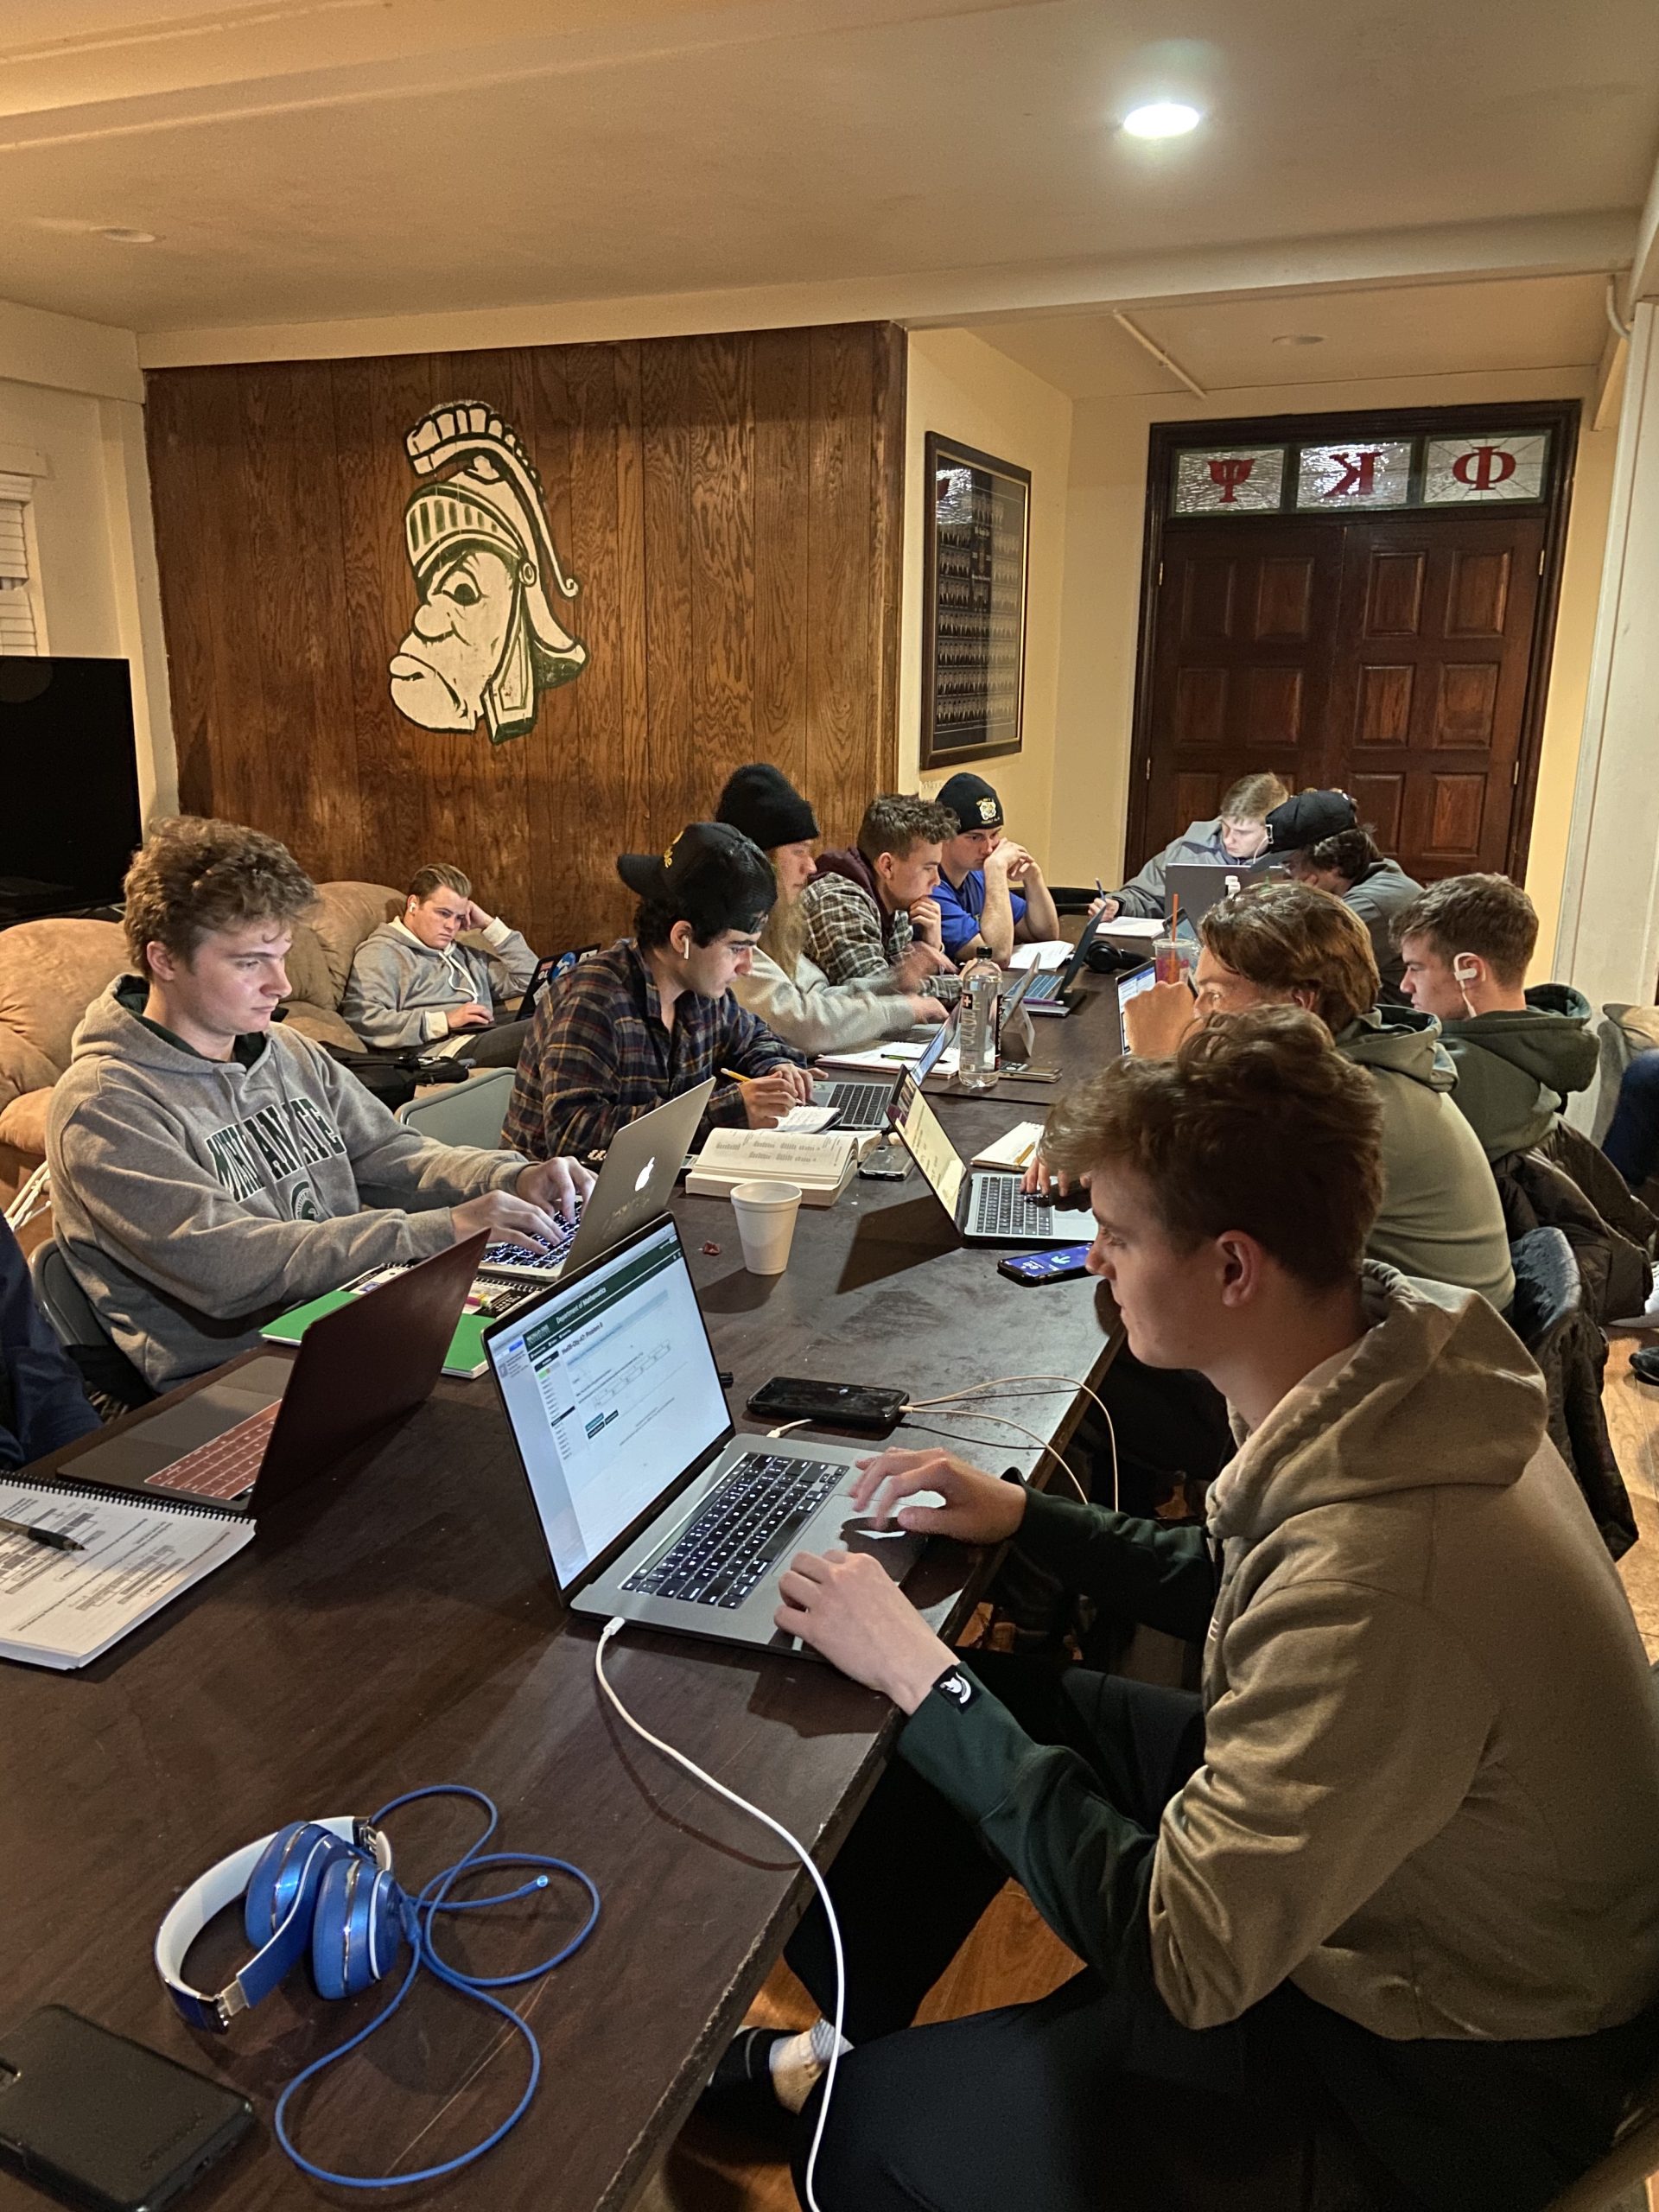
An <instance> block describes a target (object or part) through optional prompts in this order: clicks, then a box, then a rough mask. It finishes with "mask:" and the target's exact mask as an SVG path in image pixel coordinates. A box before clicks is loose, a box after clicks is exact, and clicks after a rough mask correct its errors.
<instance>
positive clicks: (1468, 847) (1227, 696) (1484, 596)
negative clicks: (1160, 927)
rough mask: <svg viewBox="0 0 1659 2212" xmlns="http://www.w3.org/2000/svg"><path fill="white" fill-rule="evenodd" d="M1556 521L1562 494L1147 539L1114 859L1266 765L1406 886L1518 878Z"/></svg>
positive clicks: (1189, 530)
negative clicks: (1366, 841)
mask: <svg viewBox="0 0 1659 2212" xmlns="http://www.w3.org/2000/svg"><path fill="white" fill-rule="evenodd" d="M1187 435H1188V436H1189V437H1190V435H1191V432H1190V430H1189V431H1188V433H1187ZM1564 515H1565V499H1564V498H1562V499H1555V500H1552V501H1550V502H1548V503H1545V502H1540V503H1539V504H1537V505H1532V506H1529V507H1526V508H1522V509H1520V510H1516V509H1515V508H1505V507H1503V506H1501V505H1493V506H1484V507H1465V508H1456V507H1453V508H1449V509H1446V508H1441V509H1434V510H1428V511H1425V510H1424V509H1422V508H1419V509H1418V510H1417V511H1415V512H1401V513H1383V514H1379V513H1376V512H1371V513H1366V514H1359V513H1356V514H1353V515H1351V516H1341V517H1338V516H1336V515H1324V514H1320V515H1316V516H1306V515H1300V514H1294V513H1285V514H1245V513H1236V514H1225V515H1218V516H1216V517H1214V518H1209V517H1204V518H1190V519H1186V518H1183V519H1179V520H1175V519H1172V520H1170V521H1168V522H1166V524H1163V526H1162V528H1161V530H1155V531H1154V535H1153V540H1152V543H1151V545H1150V547H1149V555H1150V570H1149V575H1148V584H1149V587H1150V588H1149V591H1148V595H1147V605H1146V606H1145V607H1144V608H1143V630H1142V648H1141V652H1142V660H1141V686H1140V699H1139V709H1138V715H1137V727H1136V734H1135V762H1134V767H1133V771H1132V780H1131V804H1130V818H1129V823H1128V831H1129V837H1128V843H1129V853H1128V861H1129V865H1130V866H1131V867H1133V866H1135V865H1138V864H1139V862H1140V861H1141V860H1143V859H1144V858H1145V857H1146V855H1147V854H1148V853H1151V852H1155V851H1157V850H1158V849H1160V847H1161V846H1162V845H1164V844H1165V843H1166V842H1167V841H1168V840H1169V839H1170V838H1171V837H1173V836H1175V835H1177V834H1178V833H1179V831H1180V830H1181V829H1183V828H1184V827H1185V824H1186V823H1188V822H1190V821H1192V820H1194V819H1196V818H1198V817H1204V816H1207V815H1213V814H1214V813H1216V812H1217V810H1218V807H1219V804H1220V799H1221V795H1222V793H1223V792H1224V791H1225V790H1226V789H1227V787H1228V786H1229V785H1230V784H1231V783H1232V782H1233V781H1234V780H1235V779H1236V778H1238V777H1239V776H1241V775H1243V774H1246V773H1247V772H1249V771H1251V770H1254V769H1264V768H1265V769H1272V770H1273V771H1274V772H1275V773H1276V774H1277V775H1278V776H1279V777H1280V778H1281V779H1282V780H1283V782H1284V783H1285V784H1286V785H1289V786H1290V787H1291V788H1293V789H1296V788H1300V787H1305V786H1308V785H1318V786H1321V787H1324V788H1331V787H1336V788H1339V789H1341V790H1344V791H1349V792H1351V794H1352V796H1353V798H1354V800H1355V802H1356V804H1357V807H1358V809H1359V817H1360V819H1361V821H1362V822H1363V823H1369V824H1370V825H1371V826H1372V828H1373V829H1375V832H1376V838H1377V842H1379V844H1381V846H1382V847H1383V850H1384V851H1385V852H1388V853H1390V854H1392V855H1395V857H1396V858H1397V859H1398V860H1399V861H1400V862H1401V864H1402V867H1404V868H1406V869H1407V870H1408V873H1410V874H1412V875H1414V876H1416V877H1417V878H1418V879H1419V880H1420V881H1425V882H1427V881H1429V880H1433V879H1434V878H1435V877H1438V876H1444V875H1454V874H1461V873H1463V872H1464V871H1465V870H1467V869H1472V868H1490V869H1496V870H1499V871H1502V872H1504V873H1510V872H1516V873H1518V872H1519V870H1520V869H1521V868H1522V866H1523V864H1524V861H1525V855H1526V841H1527V836H1528V834H1529V829H1530V820H1531V801H1532V783H1533V780H1534V779H1535V772H1536V755H1537V735H1538V730H1539V726H1540V723H1541V706H1542V699H1543V691H1544V686H1545V683H1546V681H1547V677H1548V658H1549V642H1550V630H1551V617H1552V615H1553V585H1554V575H1553V574H1552V573H1551V571H1552V570H1553V569H1554V564H1555V563H1556V561H1557V560H1558V558H1559V543H1560V533H1561V529H1562V525H1563V522H1564Z"/></svg>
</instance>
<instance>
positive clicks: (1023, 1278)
mask: <svg viewBox="0 0 1659 2212" xmlns="http://www.w3.org/2000/svg"><path fill="white" fill-rule="evenodd" d="M1093 1249H1094V1247H1093V1245H1092V1244H1055V1245H1052V1246H1051V1247H1050V1249H1048V1250H1047V1251H1046V1252H1015V1253H1012V1254H1010V1255H1009V1256H1008V1258H1007V1259H1006V1260H999V1261H998V1262H997V1263H996V1272H997V1273H998V1274H1000V1275H1007V1278H1008V1280H1009V1281H1010V1282H1023V1283H1039V1282H1068V1281H1071V1277H1072V1276H1073V1275H1081V1274H1087V1273H1088V1271H1089V1268H1088V1262H1089V1255H1090V1252H1091V1251H1092V1250H1093Z"/></svg>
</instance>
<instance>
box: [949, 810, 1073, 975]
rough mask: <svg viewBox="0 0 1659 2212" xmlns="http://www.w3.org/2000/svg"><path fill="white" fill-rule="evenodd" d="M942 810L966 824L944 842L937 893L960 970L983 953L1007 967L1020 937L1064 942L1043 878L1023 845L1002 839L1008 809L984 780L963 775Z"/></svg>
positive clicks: (954, 958)
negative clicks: (1003, 813)
mask: <svg viewBox="0 0 1659 2212" xmlns="http://www.w3.org/2000/svg"><path fill="white" fill-rule="evenodd" d="M938 803H939V804H940V805H941V806H948V807H949V808H950V811H951V813H952V814H954V815H955V816H956V817H957V821H958V823H960V824H961V825H962V826H961V829H960V831H959V832H958V834H957V836H954V837H951V838H950V839H948V840H947V842H946V843H945V846H944V851H943V853H942V855H941V856H940V861H939V880H938V888H937V889H936V890H935V892H934V893H933V896H934V898H935V899H937V900H938V908H939V923H940V928H941V932H942V934H943V936H944V949H945V950H946V951H947V952H948V953H949V954H950V957H951V959H952V960H954V961H955V962H956V963H957V965H958V966H960V965H961V963H963V961H964V960H971V959H973V958H974V957H975V956H976V954H981V953H983V954H988V956H989V957H990V958H991V959H993V960H998V961H1001V963H1002V964H1003V966H1004V967H1006V966H1007V963H1008V960H1009V957H1011V955H1012V954H1013V951H1014V940H1015V939H1016V938H1020V939H1023V940H1027V941H1029V940H1030V939H1032V938H1057V937H1058V935H1059V933H1060V921H1059V916H1058V914H1057V913H1056V912H1055V911H1054V901H1053V899H1052V897H1051V896H1050V894H1049V888H1048V886H1047V885H1046V883H1045V882H1044V881H1043V872H1042V870H1041V868H1039V867H1038V865H1037V863H1036V861H1034V860H1033V858H1032V856H1031V855H1030V854H1029V853H1028V852H1027V850H1026V849H1025V847H1024V846H1023V845H1018V844H1015V842H1014V840H1013V839H1012V838H1011V837H1005V836H1003V835H1002V802H1001V799H1000V798H998V797H997V795H996V793H995V791H993V790H992V789H991V786H990V785H988V783H987V782H986V780H985V779H984V778H983V776H976V775H973V774H971V773H970V772H969V771H968V770H967V769H966V768H964V769H963V770H961V771H960V772H958V773H957V774H956V775H954V776H952V777H951V779H950V782H949V783H947V784H946V785H945V786H944V789H943V790H942V791H940V793H939V798H938ZM1015 885H1018V887H1019V888H1018V889H1017V890H1016V889H1015V888H1014V887H1015Z"/></svg>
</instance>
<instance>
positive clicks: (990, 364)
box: [899, 330, 1071, 874]
mask: <svg viewBox="0 0 1659 2212" xmlns="http://www.w3.org/2000/svg"><path fill="white" fill-rule="evenodd" d="M930 430H938V431H942V432H944V433H945V434H946V435H949V436H950V437H955V438H961V439H963V441H964V442H966V443H967V444H969V445H970V446H977V447H978V448H979V449H980V451H981V452H982V453H988V454H995V456H996V458H997V459H998V460H999V461H1016V462H1018V464H1019V465H1020V467H1022V468H1028V469H1029V470H1030V471H1031V557H1030V570H1029V575H1028V579H1027V610H1026V701H1025V721H1024V738H1025V744H1024V749H1023V750H1022V751H1021V752H1020V753H1014V754H1009V755H1007V757H1006V758H1004V759H1002V760H988V761H987V762H986V763H985V764H984V774H985V775H986V777H987V779H988V780H989V781H990V782H991V783H993V784H995V786H996V788H997V791H999V793H1000V794H1001V799H1002V805H1003V810H1004V812H1005V814H1006V815H1007V822H1008V827H1009V829H1010V830H1011V831H1012V832H1013V834H1014V836H1017V837H1018V838H1019V839H1020V842H1021V843H1022V844H1027V845H1029V846H1030V847H1031V849H1032V851H1033V853H1034V854H1035V855H1036V857H1037V859H1038V861H1039V862H1041V863H1042V865H1043V866H1044V868H1045V869H1046V870H1047V872H1048V873H1049V874H1052V868H1049V859H1050V843H1051V820H1050V817H1051V811H1052V804H1051V803H1052V789H1053V780H1054V759H1055V715H1056V709H1057V705H1058V696H1059V684H1060V607H1061V594H1062V588H1063V582H1064V575H1065V558H1066V499H1067V486H1068V481H1069V472H1070V466H1071V400H1070V399H1069V398H1068V397H1066V395H1065V393H1064V392H1062V391H1056V390H1055V388H1054V386H1053V385H1051V384H1046V383H1044V381H1043V379H1042V378H1040V377H1034V376H1033V375H1032V373H1031V372H1030V371H1029V370H1028V369H1022V368H1020V366H1018V365H1017V364H1016V363H1014V362H1013V361H1011V360H1009V359H1008V357H1007V354H1006V353H998V352H996V350H995V347H993V346H988V345H986V343H985V342H984V340H982V339H981V338H976V337H975V335H974V334H973V333H972V332H971V331H967V330H926V331H914V332H912V334H911V339H910V373H909V385H908V390H907V392H906V413H905V449H906V450H905V598H904V614H903V620H902V623H901V625H900V633H899V654H900V658H899V789H900V790H901V791H914V790H916V789H917V788H918V785H920V788H921V789H923V790H925V791H929V792H930V793H931V792H932V791H937V790H938V788H939V785H941V784H942V783H943V782H944V779H945V775H946V774H947V773H948V771H944V770H942V771H940V772H937V773H935V774H932V775H930V776H928V777H926V778H925V779H923V778H922V777H921V774H920V771H919V766H918V763H919V761H920V759H921V725H922V555H923V546H924V525H925V518H926V515H927V507H928V502H927V483H926V468H925V438H926V435H927V433H928V431H930Z"/></svg>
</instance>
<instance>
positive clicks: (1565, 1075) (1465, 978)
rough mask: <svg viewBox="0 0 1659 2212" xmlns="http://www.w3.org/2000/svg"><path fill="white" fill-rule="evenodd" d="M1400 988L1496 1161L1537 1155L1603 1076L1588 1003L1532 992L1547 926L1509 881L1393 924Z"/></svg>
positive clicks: (1404, 914)
mask: <svg viewBox="0 0 1659 2212" xmlns="http://www.w3.org/2000/svg"><path fill="white" fill-rule="evenodd" d="M1395 942H1396V943H1397V944H1398V946H1399V949H1400V958H1401V963H1402V978H1401V988H1402V990H1403V991H1404V993H1405V995H1406V996H1407V998H1408V1000H1409V1001H1411V1003H1412V1005H1413V1006H1414V1007H1416V1009H1417V1011H1418V1012H1419V1013H1420V1014H1433V1015H1435V1016H1436V1017H1437V1018H1438V1020H1439V1021H1440V1037H1441V1040H1442V1042H1443V1043H1444V1044H1445V1046H1446V1051H1447V1052H1449V1053H1450V1054H1451V1055H1452V1062H1453V1064H1454V1065H1455V1066H1456V1068H1457V1071H1458V1087H1457V1090H1455V1091H1454V1092H1453V1094H1452V1096H1454V1098H1455V1099H1456V1101H1457V1103H1458V1104H1459V1107H1460V1108H1461V1109H1462V1110H1463V1114H1464V1117H1465V1120H1466V1121H1467V1122H1469V1123H1470V1125H1471V1128H1473V1130H1474V1132H1475V1135H1477V1136H1478V1138H1479V1139H1480V1141H1481V1145H1482V1147H1483V1148H1484V1152H1485V1154H1486V1157H1487V1159H1488V1160H1501V1159H1503V1158H1504V1157H1505V1156H1506V1155H1507V1154H1510V1153H1512V1152H1528V1151H1530V1150H1531V1149H1532V1147H1534V1146H1535V1145H1539V1144H1542V1143H1543V1142H1544V1141H1545V1140H1546V1139H1547V1138H1548V1136H1550V1135H1551V1134H1552V1133H1553V1131H1554V1128H1555V1125H1556V1122H1557V1121H1558V1120H1559V1118H1560V1109H1561V1107H1562V1106H1563V1104H1564V1103H1566V1100H1567V1096H1569V1094H1570V1093H1572V1092H1573V1091H1575V1090H1584V1089H1585V1087H1586V1084H1589V1083H1590V1081H1591V1080H1592V1077H1593V1076H1594V1075H1595V1072H1596V1063H1597V1058H1598V1048H1597V1045H1596V1040H1595V1039H1594V1038H1593V1037H1592V1035H1591V1033H1590V1001H1589V1000H1588V999H1586V997H1585V995H1584V994H1583V992H1582V991H1577V990H1574V989H1573V986H1572V985H1571V984H1570V983H1537V984H1535V985H1534V986H1533V988H1531V989H1530V990H1529V989H1528V988H1527V968H1528V964H1529V962H1530V961H1531V959H1532V956H1533V952H1534V950H1535V947H1536V944H1537V942H1538V916H1537V913H1536V912H1535V909H1534V906H1533V903H1532V901H1531V899H1529V898H1528V896H1527V894H1526V893H1525V892H1524V891H1522V889H1521V888H1520V887H1519V885H1517V884H1514V883H1511V882H1510V880H1509V878H1508V877H1507V876H1502V875H1453V876H1448V877H1447V878H1446V880H1444V881H1442V882H1440V883H1436V884H1433V885H1432V886H1431V887H1429V889H1428V890H1427V891H1423V892H1420V893H1418V895H1417V897H1416V898H1415V899H1413V900H1412V901H1411V903H1410V905H1409V906H1406V907H1404V908H1403V909H1402V911H1401V912H1400V913H1399V914H1397V915H1396V916H1395Z"/></svg>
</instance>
